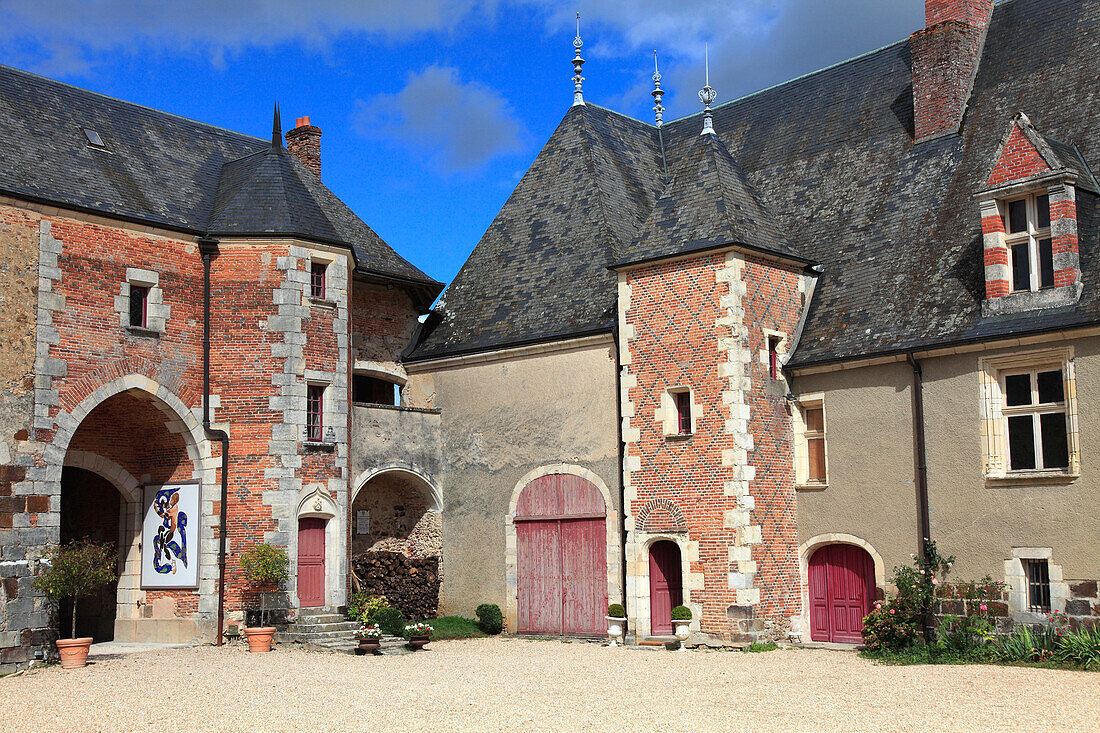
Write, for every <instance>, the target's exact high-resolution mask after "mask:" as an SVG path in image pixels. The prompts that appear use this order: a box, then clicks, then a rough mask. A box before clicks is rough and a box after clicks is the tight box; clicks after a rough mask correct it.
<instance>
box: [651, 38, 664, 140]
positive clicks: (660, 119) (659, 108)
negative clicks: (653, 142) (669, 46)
mask: <svg viewBox="0 0 1100 733" xmlns="http://www.w3.org/2000/svg"><path fill="white" fill-rule="evenodd" d="M650 94H652V95H653V101H654V102H656V104H654V105H653V111H654V113H656V115H657V127H661V126H662V125H664V124H665V119H664V115H665V108H664V106H663V105H662V104H661V97H663V96H664V95H665V91H664V90H663V89H661V72H660V70H658V69H657V51H656V50H654V51H653V91H652V92H650Z"/></svg>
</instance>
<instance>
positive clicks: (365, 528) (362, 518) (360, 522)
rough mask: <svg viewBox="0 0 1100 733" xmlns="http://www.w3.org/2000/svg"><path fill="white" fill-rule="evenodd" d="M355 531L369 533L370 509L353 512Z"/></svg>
mask: <svg viewBox="0 0 1100 733" xmlns="http://www.w3.org/2000/svg"><path fill="white" fill-rule="evenodd" d="M355 533H356V534H370V509H360V510H359V511H357V512H355Z"/></svg>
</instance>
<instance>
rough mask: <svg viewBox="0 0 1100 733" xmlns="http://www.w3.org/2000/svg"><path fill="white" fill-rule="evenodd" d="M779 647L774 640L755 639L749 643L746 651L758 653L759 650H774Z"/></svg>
mask: <svg viewBox="0 0 1100 733" xmlns="http://www.w3.org/2000/svg"><path fill="white" fill-rule="evenodd" d="M778 648H779V647H778V646H777V645H776V643H775V642H774V641H754V642H753V643H751V644H749V646H748V648H747V649H745V651H746V652H751V653H753V654H757V653H759V652H774V651H775V650H776V649H778Z"/></svg>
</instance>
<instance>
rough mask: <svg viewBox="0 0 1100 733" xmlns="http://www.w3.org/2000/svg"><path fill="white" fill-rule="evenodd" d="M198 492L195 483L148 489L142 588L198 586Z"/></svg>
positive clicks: (146, 490) (142, 555)
mask: <svg viewBox="0 0 1100 733" xmlns="http://www.w3.org/2000/svg"><path fill="white" fill-rule="evenodd" d="M199 493H200V492H199V485H198V484H196V483H187V484H164V485H162V486H146V487H145V520H144V523H143V524H142V532H141V587H142V588H197V587H198V585H199Z"/></svg>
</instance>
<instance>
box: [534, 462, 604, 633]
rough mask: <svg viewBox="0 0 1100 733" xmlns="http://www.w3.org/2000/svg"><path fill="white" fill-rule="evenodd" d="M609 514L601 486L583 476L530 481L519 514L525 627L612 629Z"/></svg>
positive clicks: (575, 630) (543, 629)
mask: <svg viewBox="0 0 1100 733" xmlns="http://www.w3.org/2000/svg"><path fill="white" fill-rule="evenodd" d="M606 517H607V509H606V507H605V505H604V500H603V496H602V495H601V494H600V492H599V489H597V488H596V487H595V486H593V485H592V484H591V483H589V482H588V481H585V480H584V479H582V478H579V477H577V476H573V475H569V474H552V475H549V476H542V477H540V478H537V479H535V480H534V481H532V482H531V483H530V484H528V485H527V486H526V487H525V488H524V490H523V493H522V494H521V495H520V499H519V502H518V503H517V505H516V516H515V525H516V563H517V565H518V568H517V570H518V571H519V573H518V576H519V577H518V578H517V583H518V587H517V589H516V592H517V602H518V607H519V631H520V633H525V634H555V635H557V634H576V635H586V636H590V635H595V634H602V633H605V631H606V624H605V623H604V615H605V614H606V613H607V522H606Z"/></svg>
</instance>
